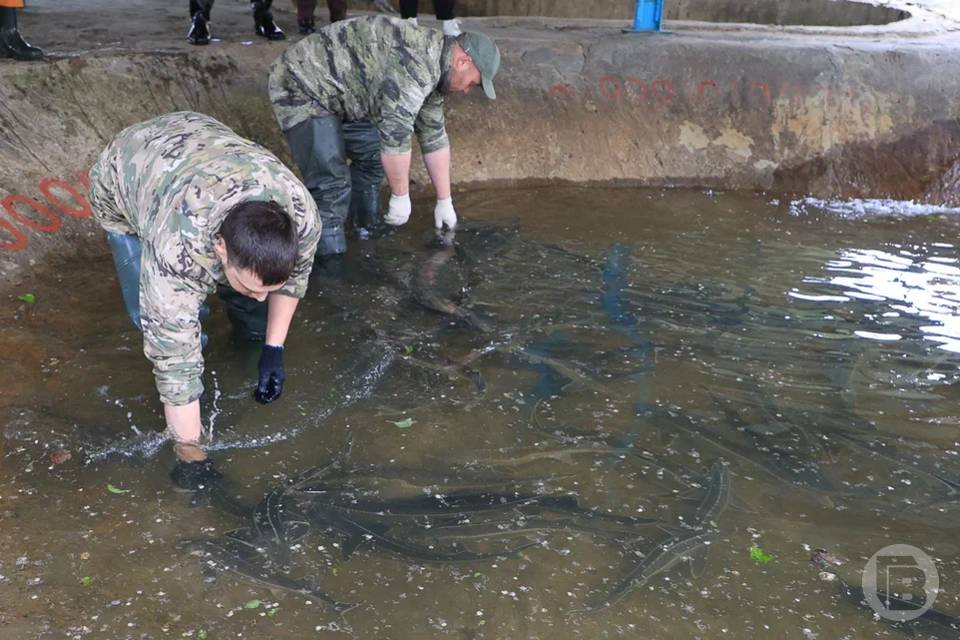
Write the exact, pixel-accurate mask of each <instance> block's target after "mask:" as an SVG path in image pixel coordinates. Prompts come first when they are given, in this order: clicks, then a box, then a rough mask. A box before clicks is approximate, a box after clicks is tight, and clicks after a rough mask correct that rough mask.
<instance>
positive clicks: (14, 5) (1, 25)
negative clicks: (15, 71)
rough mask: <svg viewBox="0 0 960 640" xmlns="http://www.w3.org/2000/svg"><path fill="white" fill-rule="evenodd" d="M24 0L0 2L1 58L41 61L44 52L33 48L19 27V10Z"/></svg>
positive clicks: (2, 0)
mask: <svg viewBox="0 0 960 640" xmlns="http://www.w3.org/2000/svg"><path fill="white" fill-rule="evenodd" d="M22 8H23V0H0V57H6V58H14V59H16V60H39V59H40V58H42V57H43V51H41V50H40V49H38V48H37V47H34V46H31V45H30V43H28V42H27V41H26V40H24V39H23V36H21V35H20V30H19V29H18V27H17V9H22Z"/></svg>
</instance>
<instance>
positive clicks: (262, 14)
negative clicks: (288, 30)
mask: <svg viewBox="0 0 960 640" xmlns="http://www.w3.org/2000/svg"><path fill="white" fill-rule="evenodd" d="M271 4H273V2H272V0H254V1H253V2H251V3H250V6H251V7H252V8H253V23H254V26H255V29H256V33H257V35H258V36H261V37H264V38H266V39H267V40H283V39H284V38H286V37H287V35H286V34H285V33H284V32H283V31H281V30H280V27H278V26H277V23H276V22H274V21H273V13H272V12H271V11H270V5H271Z"/></svg>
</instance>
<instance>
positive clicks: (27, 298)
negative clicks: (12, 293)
mask: <svg viewBox="0 0 960 640" xmlns="http://www.w3.org/2000/svg"><path fill="white" fill-rule="evenodd" d="M17 300H20V301H21V302H26V303H27V304H33V303H34V302H36V301H37V296H35V295H33V294H32V293H21V294H20V295H19V296H17Z"/></svg>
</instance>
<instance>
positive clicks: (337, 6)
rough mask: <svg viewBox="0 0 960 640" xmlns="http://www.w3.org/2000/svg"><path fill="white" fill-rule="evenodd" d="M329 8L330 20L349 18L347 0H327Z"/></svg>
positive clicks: (336, 20)
mask: <svg viewBox="0 0 960 640" xmlns="http://www.w3.org/2000/svg"><path fill="white" fill-rule="evenodd" d="M327 9H329V10H330V22H339V21H340V20H346V19H347V0H327Z"/></svg>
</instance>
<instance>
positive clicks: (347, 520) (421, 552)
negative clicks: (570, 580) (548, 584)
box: [306, 505, 537, 563]
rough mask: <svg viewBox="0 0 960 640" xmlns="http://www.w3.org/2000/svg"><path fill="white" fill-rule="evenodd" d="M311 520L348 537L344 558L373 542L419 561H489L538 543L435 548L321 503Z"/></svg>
mask: <svg viewBox="0 0 960 640" xmlns="http://www.w3.org/2000/svg"><path fill="white" fill-rule="evenodd" d="M306 515H307V517H309V518H310V521H311V523H312V524H313V525H314V526H316V527H319V528H323V529H328V530H332V531H333V532H335V533H338V534H340V536H341V537H342V538H343V539H344V540H345V542H344V544H343V554H344V557H349V556H350V554H352V553H353V551H355V550H356V549H357V548H358V547H359V546H361V545H362V544H364V543H370V544H372V545H373V546H375V547H378V548H381V549H385V550H386V551H390V552H392V553H395V554H397V555H400V556H403V557H405V558H411V559H414V560H420V561H421V562H444V563H446V562H474V561H477V560H490V559H494V558H503V557H508V556H512V555H516V554H517V553H519V552H520V551H522V550H524V549H527V548H529V547H531V546H534V545H535V544H537V543H535V542H532V543H530V544H525V545H522V546H520V547H517V548H515V549H511V550H507V551H503V552H500V553H474V552H472V551H467V550H461V549H435V548H431V547H423V546H419V545H415V544H409V543H407V542H404V541H401V540H397V539H394V538H392V537H390V536H388V535H387V533H388V531H389V529H390V527H389V526H384V525H383V524H381V523H373V524H370V523H366V522H363V521H361V520H359V519H355V518H351V517H350V516H348V515H346V514H344V513H342V512H341V511H338V510H335V509H328V508H325V507H322V506H318V505H315V506H312V507H311V508H309V509H307V510H306Z"/></svg>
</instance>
